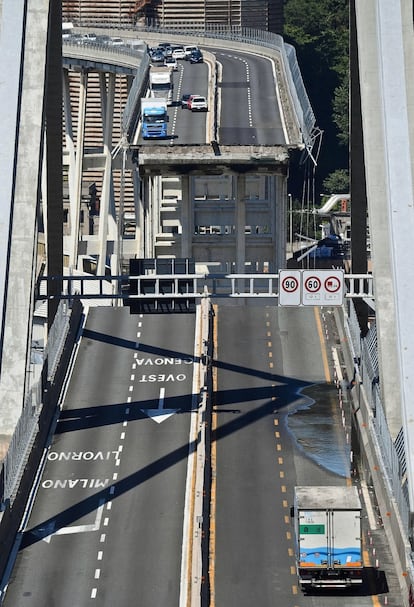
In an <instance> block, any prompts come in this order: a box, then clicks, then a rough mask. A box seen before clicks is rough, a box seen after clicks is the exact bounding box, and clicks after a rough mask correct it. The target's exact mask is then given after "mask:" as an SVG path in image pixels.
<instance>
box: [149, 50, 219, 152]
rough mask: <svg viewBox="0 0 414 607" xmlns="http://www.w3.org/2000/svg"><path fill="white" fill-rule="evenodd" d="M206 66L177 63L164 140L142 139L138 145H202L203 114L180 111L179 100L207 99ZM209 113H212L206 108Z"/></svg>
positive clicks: (204, 130)
mask: <svg viewBox="0 0 414 607" xmlns="http://www.w3.org/2000/svg"><path fill="white" fill-rule="evenodd" d="M208 73H209V72H208V65H207V63H199V64H191V63H190V62H189V61H184V60H180V61H178V70H177V71H176V72H174V73H173V82H174V95H173V104H172V105H171V106H169V108H168V117H169V123H168V137H167V139H165V140H160V139H156V140H150V139H146V140H144V139H142V137H141V136H140V138H139V144H140V145H148V146H151V145H168V146H171V145H184V144H198V143H200V144H203V143H206V119H207V113H206V112H190V111H188V110H182V109H181V97H182V95H183V94H185V93H189V94H197V95H203V96H205V97H207V95H208V82H209V78H208ZM209 111H212V109H211V108H210V110H209Z"/></svg>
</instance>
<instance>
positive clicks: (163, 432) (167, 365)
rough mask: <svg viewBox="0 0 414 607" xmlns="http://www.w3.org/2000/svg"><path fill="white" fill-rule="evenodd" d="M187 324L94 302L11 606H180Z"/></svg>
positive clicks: (187, 319) (189, 403)
mask: <svg viewBox="0 0 414 607" xmlns="http://www.w3.org/2000/svg"><path fill="white" fill-rule="evenodd" d="M172 320H173V322H172ZM194 333H195V316H194V315H181V316H175V317H174V318H173V319H172V317H171V316H168V315H166V316H160V315H159V316H156V315H147V316H145V317H140V316H132V315H130V314H129V310H128V309H127V308H119V309H113V308H95V309H91V311H90V313H89V316H88V321H87V325H86V328H85V330H84V334H83V338H82V340H81V343H80V348H79V352H78V355H77V358H76V364H75V367H74V370H73V374H72V379H71V382H70V384H69V388H68V391H67V394H66V398H65V401H64V406H63V409H62V412H61V415H60V418H59V421H58V423H57V427H56V432H55V434H54V437H53V440H52V444H51V446H50V449H49V451H48V457H47V461H46V465H45V468H44V471H43V474H42V476H41V479H40V485H39V489H38V492H37V496H36V500H35V502H34V506H33V509H32V512H31V515H30V518H29V520H28V523H27V526H26V529H25V532H24V534H23V537H22V543H21V548H20V551H19V554H18V556H17V560H16V564H15V567H14V570H13V572H12V576H11V580H10V584H9V587H8V589H7V593H6V598H5V602H4V605H6V607H11V606H13V607H20V606H23V605H27V604H29V603H30V605H31V607H45V606H46V605H47V606H59V607H84V606H86V605H108V606H109V605H119V606H120V607H130V606H131V605H133V604H136V601H137V597H139V601H140V604H141V605H177V606H178V604H179V595H180V579H181V566H182V565H181V559H182V552H183V551H182V547H183V519H184V508H185V503H184V500H185V487H186V475H187V455H188V449H189V433H190V418H191V417H192V415H191V411H192V407H193V406H194V402H193V396H192V387H193V372H194V367H195V365H194Z"/></svg>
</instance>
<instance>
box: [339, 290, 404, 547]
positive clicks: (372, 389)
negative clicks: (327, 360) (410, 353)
mask: <svg viewBox="0 0 414 607" xmlns="http://www.w3.org/2000/svg"><path fill="white" fill-rule="evenodd" d="M346 312H347V315H346V323H345V331H346V332H347V335H348V343H349V344H350V347H351V351H352V352H351V353H352V355H353V357H354V363H355V375H356V377H357V378H358V379H359V381H360V382H361V383H362V384H363V386H364V395H365V398H366V400H367V401H368V407H369V411H370V414H369V417H368V419H367V422H368V424H369V426H370V432H371V436H373V437H374V439H375V441H376V443H377V446H378V448H377V453H378V454H379V455H380V457H381V458H382V461H383V471H384V474H385V475H386V477H387V481H388V483H389V486H390V488H391V491H392V493H393V496H394V498H395V500H396V502H397V505H398V511H399V514H400V517H401V520H402V522H403V525H404V529H405V532H406V536H407V537H409V533H410V531H411V530H410V508H409V503H408V499H407V497H408V496H407V495H406V494H405V493H404V490H403V485H404V483H403V482H402V474H401V473H402V472H403V471H404V470H405V461H404V460H405V450H404V448H403V442H404V438H403V433H400V435H399V443H401V444H400V448H399V449H398V451H397V448H396V445H395V443H394V441H393V439H392V437H391V434H390V431H389V429H388V424H387V418H386V415H385V412H384V407H383V403H382V400H381V389H380V383H379V363H378V343H377V328H376V324H375V322H373V323H371V326H370V328H369V331H368V333H367V335H366V336H365V337H364V338H362V337H361V330H360V327H359V323H358V318H357V315H356V312H355V309H354V305H353V302H352V300H349V301H347V302H346Z"/></svg>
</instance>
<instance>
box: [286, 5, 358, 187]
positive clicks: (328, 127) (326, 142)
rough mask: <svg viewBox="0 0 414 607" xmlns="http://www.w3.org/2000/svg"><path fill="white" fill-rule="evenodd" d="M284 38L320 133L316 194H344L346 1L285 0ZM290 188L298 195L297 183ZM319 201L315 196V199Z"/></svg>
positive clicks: (346, 131)
mask: <svg viewBox="0 0 414 607" xmlns="http://www.w3.org/2000/svg"><path fill="white" fill-rule="evenodd" d="M284 10H285V29H284V38H285V40H286V42H289V43H290V44H292V45H293V46H294V47H295V49H296V53H297V57H298V62H299V66H300V69H301V73H302V78H303V81H304V83H305V87H306V90H307V93H308V96H309V99H310V102H311V105H312V107H313V110H314V112H315V116H316V122H317V126H318V127H319V128H320V129H321V130H322V131H323V139H322V147H321V152H320V156H319V159H318V167H317V169H316V172H315V190H316V192H320V193H322V192H323V193H338V191H339V192H346V191H348V190H349V171H348V144H349V0H285V9H284ZM291 190H292V191H294V192H295V193H296V195H297V194H298V190H299V184H295V183H293V184H292V187H291ZM317 197H318V198H319V196H317Z"/></svg>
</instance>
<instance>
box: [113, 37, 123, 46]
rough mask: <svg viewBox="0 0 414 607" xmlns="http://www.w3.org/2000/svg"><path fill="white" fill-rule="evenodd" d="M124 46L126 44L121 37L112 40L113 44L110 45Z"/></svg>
mask: <svg viewBox="0 0 414 607" xmlns="http://www.w3.org/2000/svg"><path fill="white" fill-rule="evenodd" d="M124 44H125V42H124V41H123V40H122V38H119V36H115V37H114V38H111V42H110V43H109V45H110V46H123V45H124Z"/></svg>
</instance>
